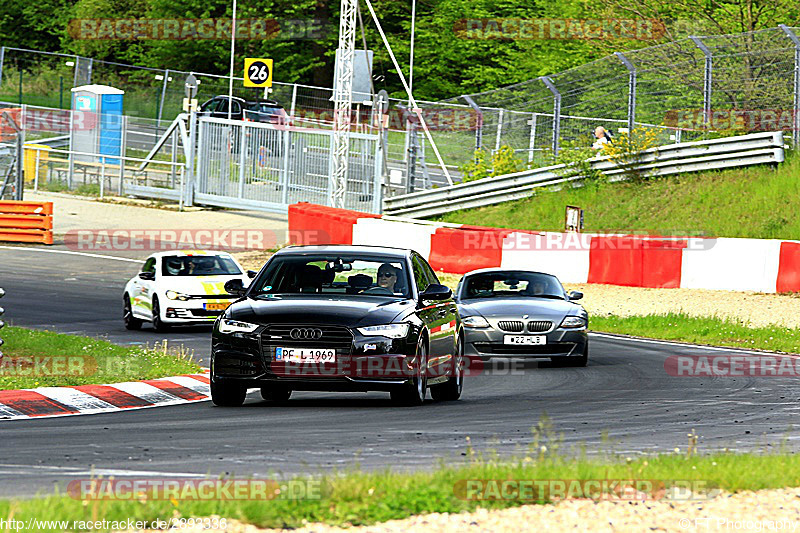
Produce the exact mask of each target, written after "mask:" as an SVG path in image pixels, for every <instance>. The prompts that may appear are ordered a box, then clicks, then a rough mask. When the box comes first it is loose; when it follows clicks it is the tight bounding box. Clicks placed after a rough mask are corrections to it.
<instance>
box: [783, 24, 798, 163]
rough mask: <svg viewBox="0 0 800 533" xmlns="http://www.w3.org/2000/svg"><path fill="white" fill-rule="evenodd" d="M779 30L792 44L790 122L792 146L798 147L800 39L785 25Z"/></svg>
mask: <svg viewBox="0 0 800 533" xmlns="http://www.w3.org/2000/svg"><path fill="white" fill-rule="evenodd" d="M780 28H781V29H782V30H783V32H784V33H785V34H786V35H787V36H788V37H789V39H791V40H792V42H793V43H794V117H793V120H792V145H793V146H794V147H795V148H797V147H798V146H800V39H798V38H797V35H795V33H794V31H792V29H791V28H789V27H788V26H786V25H785V24H781V25H780Z"/></svg>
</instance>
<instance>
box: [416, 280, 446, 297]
mask: <svg viewBox="0 0 800 533" xmlns="http://www.w3.org/2000/svg"><path fill="white" fill-rule="evenodd" d="M452 295H453V291H451V290H450V287H447V286H446V285H437V284H435V283H434V284H432V285H429V286H428V288H427V289H425V291H424V292H423V293H422V294H420V295H419V297H420V299H421V300H447V299H448V298H450V297H451V296H452Z"/></svg>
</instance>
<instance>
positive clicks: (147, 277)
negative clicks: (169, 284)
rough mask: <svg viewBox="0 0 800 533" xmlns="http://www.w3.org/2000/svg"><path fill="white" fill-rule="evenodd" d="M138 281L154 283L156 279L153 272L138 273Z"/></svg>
mask: <svg viewBox="0 0 800 533" xmlns="http://www.w3.org/2000/svg"><path fill="white" fill-rule="evenodd" d="M139 279H143V280H145V281H154V280H155V279H156V273H155V272H139Z"/></svg>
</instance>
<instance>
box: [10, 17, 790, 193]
mask: <svg viewBox="0 0 800 533" xmlns="http://www.w3.org/2000/svg"><path fill="white" fill-rule="evenodd" d="M798 32H800V29H798V28H789V27H786V26H781V27H778V28H771V29H766V30H760V31H754V32H748V33H740V34H732V35H716V36H702V37H690V38H685V39H680V40H677V41H674V42H669V43H665V44H661V45H657V46H652V47H648V48H642V49H639V50H634V51H629V52H624V53H616V54H612V55H610V56H607V57H604V58H602V59H599V60H597V61H594V62H591V63H588V64H585V65H581V66H578V67H575V68H573V69H569V70H566V71H563V72H558V73H554V74H551V75H549V76H543V77H541V78H538V79H534V80H529V81H526V82H523V83H518V84H516V85H511V86H508V87H503V88H500V89H496V90H492V91H486V92H482V93H476V94H471V95H463V96H458V97H454V98H450V99H447V100H442V101H439V102H425V101H419V102H418V103H419V105H420V107H421V108H422V110H423V114H424V115H425V118H426V122H427V123H428V125H429V128H430V130H431V134H432V136H433V139H434V140H435V142H436V143H437V146H438V147H439V151H440V152H441V154H442V157H443V159H444V162H445V164H446V165H447V167H448V170H449V173H450V174H451V176H452V177H453V178H454V180H455V181H459V176H460V174H459V171H458V169H459V168H460V167H461V166H463V165H464V164H465V163H468V162H469V161H470V160H471V159H472V157H473V151H474V150H475V149H476V148H483V149H484V150H486V151H489V152H491V151H494V150H497V149H498V148H499V147H501V146H503V145H508V146H511V147H512V148H513V149H514V150H515V152H516V153H517V157H518V158H519V159H521V160H522V161H523V162H525V163H527V164H528V165H530V166H542V165H546V164H549V161H550V159H548V157H549V154H550V153H552V152H556V153H557V152H558V151H559V150H560V149H562V148H563V147H564V146H566V145H567V141H569V142H571V143H576V142H577V143H580V142H585V141H587V140H589V139H586V137H589V136H591V134H592V131H593V130H594V128H595V127H596V126H604V127H605V128H606V129H608V130H610V131H611V132H612V133H617V132H618V131H619V130H620V129H621V128H628V129H630V128H636V127H640V126H647V127H652V128H657V129H659V130H660V132H661V133H660V139H659V141H660V143H661V144H667V143H670V142H673V143H677V142H681V141H690V140H695V139H703V138H708V137H711V136H719V135H720V134H723V135H724V134H729V133H731V132H736V133H749V132H757V131H774V130H782V131H791V132H792V140H793V143H794V145H795V146H797V145H798V144H800V40H799V39H798V38H797V33H798ZM188 74H189V73H187V72H183V71H179V70H171V69H153V68H145V67H138V66H132V65H124V64H120V63H113V62H107V61H99V60H93V59H91V58H85V57H80V56H74V55H68V54H55V53H45V52H38V51H34V50H24V49H19V48H12V47H0V100H5V101H8V102H13V103H17V104H32V105H42V106H48V107H53V108H61V109H63V108H65V107H69V105H70V97H69V95H70V92H69V91H70V89H71V88H72V87H74V86H77V85H81V84H86V83H100V84H107V85H113V86H119V87H122V88H124V89H125V91H126V97H125V98H126V103H125V110H126V114H128V115H129V116H130V117H131V118H130V119H129V120H130V122H131V124H132V126H131V140H130V142H131V143H135V142H139V143H140V144H141V146H142V149H145V150H146V149H147V148H146V146H147V145H148V143H150V145H152V143H153V142H155V140H156V139H158V138H159V135H160V132H163V131H164V129H166V126H167V125H168V124H169V123H170V122H171V120H172V119H173V118H174V117H175V116H176V115H177V114H178V113H179V112H180V104H181V99H182V98H183V96H184V87H183V82H184V79H185V77H186V76H187V75H188ZM193 74H194V75H195V76H196V77H197V78H198V80H199V82H200V84H199V92H198V99H200V101H201V102H202V101H203V100H204V99H206V98H211V97H212V96H215V95H217V94H226V93H227V91H228V78H227V77H225V76H220V75H213V74H204V73H198V72H194V73H193ZM239 80H241V78H236V83H235V84H234V93H235V94H236V95H238V96H242V97H251V98H252V97H260V96H264V94H263V90H261V89H249V88H245V87H242V86H241V83H240V82H239ZM270 97H271V98H275V99H276V100H278V101H279V102H280V103H282V104H283V105H284V107H286V109H287V110H288V111H289V114H290V115H291V116H292V117H293V120H294V124H295V125H296V126H300V127H307V128H313V129H319V130H330V129H331V128H332V124H333V107H334V106H333V90H332V89H330V88H323V87H313V86H308V85H302V84H287V83H280V82H275V83H274V86H273V89H272V93H271V94H270ZM390 100H391V104H392V105H391V107H390V110H389V117H388V128H387V129H385V130H381V128H379V127H377V124H378V120H379V118H383V117H376V116H375V111H374V109H373V108H372V106H371V105H369V104H367V103H364V102H362V103H356V104H355V105H354V109H353V113H354V120H353V123H354V124H355V125H356V126H355V132H356V133H357V134H373V135H378V134H381V133H382V134H383V135H384V144H385V152H384V156H385V161H384V164H383V170H385V176H384V180H385V184H386V194H387V196H391V195H393V194H402V193H406V192H408V190H409V177H410V176H412V175H413V176H414V188H416V189H423V188H431V187H434V186H437V187H438V186H442V185H446V184H447V180H446V179H445V176H444V173H443V171H442V170H441V169H440V168H439V167H438V165H437V164H435V158H434V157H432V151H431V150H430V146H428V142H427V139H425V138H424V136H423V135H421V130H420V131H419V132H417V133H418V134H417V135H414V133H413V131H411V130H413V129H414V125H413V124H410V123H409V121H408V120H407V114H406V113H404V112H402V110H401V107H400V106H402V105H404V104H406V102H405V101H402V100H397V99H390ZM133 117H137V118H133ZM415 137H416V141H414V138H415ZM276 142H277V141H276ZM354 142H356V141H354ZM356 144H357V142H356ZM358 150H360V149H358V148H357V151H358ZM412 152H413V155H412ZM426 156H427V157H426ZM412 161H413V163H414V164H413V165H412V164H411V162H412Z"/></svg>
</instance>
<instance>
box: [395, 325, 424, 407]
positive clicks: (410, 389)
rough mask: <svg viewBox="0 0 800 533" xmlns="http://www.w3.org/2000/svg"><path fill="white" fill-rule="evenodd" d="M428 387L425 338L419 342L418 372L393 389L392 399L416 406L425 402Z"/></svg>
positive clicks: (402, 403) (401, 403) (399, 402)
mask: <svg viewBox="0 0 800 533" xmlns="http://www.w3.org/2000/svg"><path fill="white" fill-rule="evenodd" d="M427 389H428V348H427V347H426V346H425V340H424V339H423V338H420V339H419V342H418V343H417V372H416V375H415V376H414V377H413V378H412V379H410V380H409V381H408V382H406V383H405V384H403V385H402V386H400V387H398V388H397V389H394V390H393V391H391V393H390V395H391V397H392V401H393V402H395V403H398V404H400V405H407V406H416V405H422V404H423V403H424V402H425V393H426V392H427Z"/></svg>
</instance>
